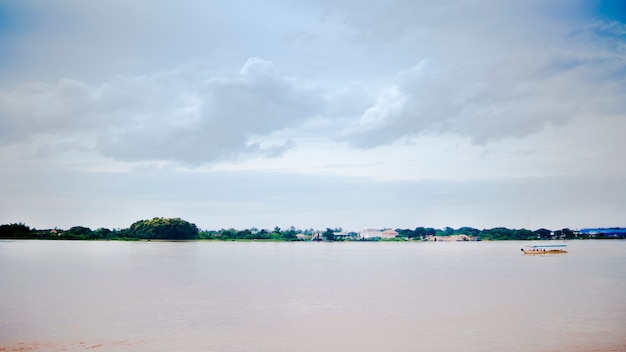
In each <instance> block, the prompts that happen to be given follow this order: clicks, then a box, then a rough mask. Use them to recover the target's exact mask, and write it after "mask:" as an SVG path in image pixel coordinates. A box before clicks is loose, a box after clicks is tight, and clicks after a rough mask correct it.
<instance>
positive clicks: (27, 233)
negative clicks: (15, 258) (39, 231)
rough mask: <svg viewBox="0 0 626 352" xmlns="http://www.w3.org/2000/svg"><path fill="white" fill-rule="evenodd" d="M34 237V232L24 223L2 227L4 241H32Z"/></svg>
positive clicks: (0, 230)
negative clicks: (21, 239) (20, 239)
mask: <svg viewBox="0 0 626 352" xmlns="http://www.w3.org/2000/svg"><path fill="white" fill-rule="evenodd" d="M34 236H35V233H34V231H33V230H31V229H30V227H28V226H26V225H24V224H22V223H19V224H8V225H0V238H3V239H19V238H23V239H30V238H34Z"/></svg>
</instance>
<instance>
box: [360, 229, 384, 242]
mask: <svg viewBox="0 0 626 352" xmlns="http://www.w3.org/2000/svg"><path fill="white" fill-rule="evenodd" d="M382 234H383V231H382V230H379V229H369V228H364V229H363V230H361V232H360V233H359V237H361V238H362V239H365V240H367V239H371V238H380V237H381V236H382Z"/></svg>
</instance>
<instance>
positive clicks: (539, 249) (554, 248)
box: [522, 244, 567, 254]
mask: <svg viewBox="0 0 626 352" xmlns="http://www.w3.org/2000/svg"><path fill="white" fill-rule="evenodd" d="M565 247H567V245H566V244H546V245H541V246H526V248H522V252H524V254H561V253H567V251H566V250H565Z"/></svg>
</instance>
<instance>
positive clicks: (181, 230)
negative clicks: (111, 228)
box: [128, 218, 199, 240]
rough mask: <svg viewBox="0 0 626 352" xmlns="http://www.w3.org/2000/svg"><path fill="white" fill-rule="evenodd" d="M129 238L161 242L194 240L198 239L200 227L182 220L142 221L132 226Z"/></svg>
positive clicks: (160, 219) (157, 219) (159, 219)
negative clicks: (158, 240)
mask: <svg viewBox="0 0 626 352" xmlns="http://www.w3.org/2000/svg"><path fill="white" fill-rule="evenodd" d="M128 232H129V237H136V238H141V239H160V240H192V239H197V238H198V233H199V231H198V227H197V226H196V225H195V224H192V223H189V222H187V221H185V220H181V219H180V218H153V219H152V220H140V221H137V222H135V223H134V224H132V225H131V226H130V229H129V231H128Z"/></svg>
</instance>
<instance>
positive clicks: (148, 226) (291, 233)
mask: <svg viewBox="0 0 626 352" xmlns="http://www.w3.org/2000/svg"><path fill="white" fill-rule="evenodd" d="M395 231H396V232H398V236H397V238H395V239H393V240H426V239H428V238H430V237H433V236H454V235H465V236H468V237H470V238H471V239H472V240H489V241H499V240H537V239H541V240H551V239H587V238H590V237H589V235H588V234H582V233H579V232H577V231H573V230H570V229H567V228H565V229H561V230H556V231H551V230H548V229H538V230H534V231H531V230H527V229H508V228H505V227H497V228H492V229H483V230H480V229H475V228H472V227H461V228H458V229H453V228H450V227H446V228H444V229H435V228H430V227H417V228H415V229H396V230H395ZM593 238H602V236H601V235H600V236H598V235H594V236H593ZM0 239H41V240H226V241H229V240H270V241H354V240H361V239H360V238H359V234H358V233H356V232H350V233H345V232H343V231H341V229H340V228H334V229H332V228H326V229H325V230H314V229H306V230H300V229H296V228H294V227H293V226H292V227H290V228H289V229H286V230H283V229H281V228H280V227H278V226H277V227H274V229H272V230H268V229H257V228H251V229H243V230H236V229H233V228H230V229H221V230H200V229H198V227H197V226H196V225H195V224H192V223H189V222H187V221H185V220H182V219H180V218H153V219H150V220H140V221H137V222H135V223H133V224H132V225H131V226H130V227H129V228H126V229H112V230H111V229H106V228H99V229H95V230H92V229H90V228H88V227H83V226H74V227H72V228H69V229H66V230H63V229H58V228H55V229H45V230H40V229H34V228H30V227H28V226H26V225H25V224H22V223H19V224H7V225H0Z"/></svg>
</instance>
